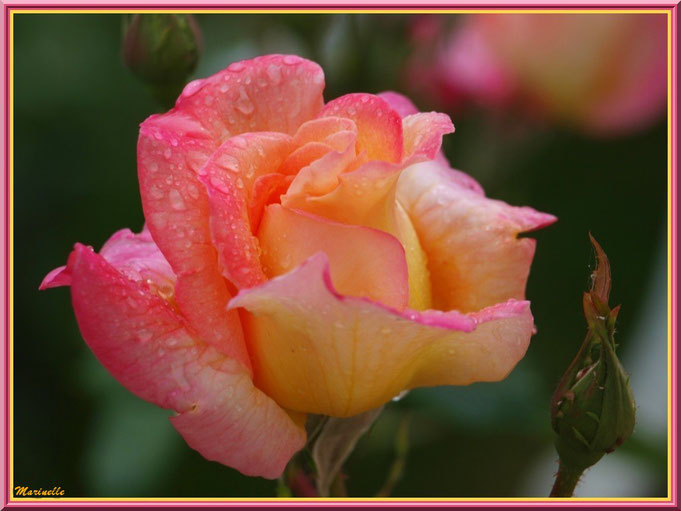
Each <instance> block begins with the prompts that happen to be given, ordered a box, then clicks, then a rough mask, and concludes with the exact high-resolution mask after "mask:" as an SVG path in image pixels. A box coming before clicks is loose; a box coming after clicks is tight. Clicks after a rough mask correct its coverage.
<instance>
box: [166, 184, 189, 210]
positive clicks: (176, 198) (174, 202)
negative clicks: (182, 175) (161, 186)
mask: <svg viewBox="0 0 681 511" xmlns="http://www.w3.org/2000/svg"><path fill="white" fill-rule="evenodd" d="M168 200H170V207H171V208H173V209H174V210H176V211H182V210H183V209H184V208H185V205H184V199H183V198H182V195H181V194H180V192H178V191H177V190H175V189H174V188H173V189H172V190H170V191H169V192H168Z"/></svg>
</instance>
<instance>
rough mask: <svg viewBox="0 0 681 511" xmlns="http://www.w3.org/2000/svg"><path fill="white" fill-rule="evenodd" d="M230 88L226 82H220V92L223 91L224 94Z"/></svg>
mask: <svg viewBox="0 0 681 511" xmlns="http://www.w3.org/2000/svg"><path fill="white" fill-rule="evenodd" d="M228 90H229V85H227V84H226V83H222V84H220V92H222V93H223V94H224V93H225V92H227V91H228Z"/></svg>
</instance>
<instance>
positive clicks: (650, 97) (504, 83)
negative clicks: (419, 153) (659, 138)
mask: <svg viewBox="0 0 681 511" xmlns="http://www.w3.org/2000/svg"><path fill="white" fill-rule="evenodd" d="M431 23H433V20H431V19H422V20H419V22H418V23H417V24H416V26H415V29H416V30H415V32H416V34H421V33H423V32H424V25H426V24H427V26H426V27H425V28H429V32H428V34H429V39H428V40H427V41H423V42H420V43H419V42H418V41H417V45H418V46H420V48H421V49H420V50H419V51H417V52H416V53H415V55H414V58H413V59H412V61H411V63H410V64H409V66H408V75H409V76H410V81H411V82H413V84H414V87H416V88H420V89H422V90H423V91H424V92H428V93H430V94H431V95H435V96H436V97H437V98H438V99H439V102H440V103H444V104H448V105H450V106H454V105H455V104H456V103H458V102H461V101H463V100H465V99H467V98H468V99H473V100H476V101H477V102H479V103H482V104H484V105H487V106H491V107H494V108H495V109H499V108H500V107H510V106H512V105H513V104H517V103H520V104H522V105H523V106H524V108H525V109H526V110H527V111H528V113H529V114H531V115H533V116H534V115H536V114H537V113H540V114H543V115H544V116H546V117H549V118H553V119H555V120H558V121H561V122H564V123H568V124H572V125H574V126H576V127H578V128H581V129H582V130H584V131H587V132H589V133H592V134H597V135H610V134H620V133H626V132H632V131H636V130H638V129H642V128H646V127H648V126H649V125H650V124H652V123H653V122H655V121H657V120H658V118H659V116H660V114H661V113H662V112H663V110H664V104H665V100H666V90H667V19H666V17H665V16H664V15H663V14H658V15H654V14H652V15H651V14H636V15H634V14H610V15H605V14H576V15H571V14H494V15H473V16H468V17H466V18H465V21H464V22H463V23H462V24H461V25H460V26H459V27H457V29H456V30H454V31H453V32H452V33H451V34H444V33H442V30H441V29H440V27H437V26H435V27H430V26H429V25H430V24H431ZM440 35H442V36H443V39H444V40H443V43H442V45H441V46H440V47H439V49H438V50H437V51H436V52H435V55H433V56H431V58H430V59H429V58H428V57H427V56H425V55H424V53H425V52H427V51H428V49H429V48H433V47H437V46H436V45H435V44H433V39H434V38H436V37H439V36H440ZM429 60H430V61H429ZM424 76H427V77H428V79H427V80H424Z"/></svg>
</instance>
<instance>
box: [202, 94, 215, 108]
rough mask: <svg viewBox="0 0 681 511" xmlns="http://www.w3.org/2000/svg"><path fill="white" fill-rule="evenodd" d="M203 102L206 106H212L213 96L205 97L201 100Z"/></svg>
mask: <svg viewBox="0 0 681 511" xmlns="http://www.w3.org/2000/svg"><path fill="white" fill-rule="evenodd" d="M203 102H204V103H205V104H206V105H208V106H210V105H212V104H213V96H206V97H205V98H203Z"/></svg>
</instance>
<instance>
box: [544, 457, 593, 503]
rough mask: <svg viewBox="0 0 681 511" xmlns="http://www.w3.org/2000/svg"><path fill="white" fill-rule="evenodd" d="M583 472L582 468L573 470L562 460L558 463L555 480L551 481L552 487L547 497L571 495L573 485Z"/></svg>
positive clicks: (573, 489) (575, 484)
mask: <svg viewBox="0 0 681 511" xmlns="http://www.w3.org/2000/svg"><path fill="white" fill-rule="evenodd" d="M583 473H584V470H580V469H577V470H575V469H573V468H572V467H568V466H566V465H565V464H563V463H562V462H561V463H559V464H558V473H557V474H556V482H555V483H553V488H552V489H551V495H549V497H572V494H573V493H574V491H575V487H576V486H577V483H578V482H579V479H580V477H582V474H583Z"/></svg>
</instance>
